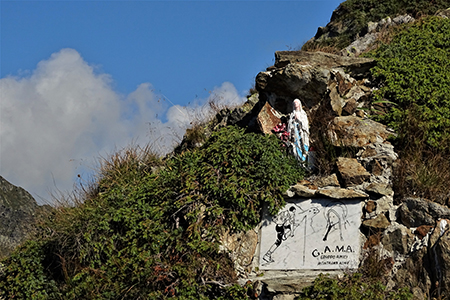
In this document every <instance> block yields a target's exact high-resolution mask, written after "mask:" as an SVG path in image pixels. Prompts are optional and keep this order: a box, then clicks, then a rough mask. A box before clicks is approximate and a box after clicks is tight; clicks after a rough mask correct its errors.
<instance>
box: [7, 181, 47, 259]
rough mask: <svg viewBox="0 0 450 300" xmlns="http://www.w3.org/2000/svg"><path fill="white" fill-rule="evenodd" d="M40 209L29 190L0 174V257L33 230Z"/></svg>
mask: <svg viewBox="0 0 450 300" xmlns="http://www.w3.org/2000/svg"><path fill="white" fill-rule="evenodd" d="M39 209H40V207H39V206H38V205H37V203H36V201H35V200H34V198H33V197H32V196H31V195H30V194H29V193H28V192H27V191H25V190H24V189H23V188H21V187H17V186H14V185H13V184H11V183H9V182H8V181H6V180H5V179H4V178H3V177H1V176H0V257H4V256H7V255H8V254H9V253H10V252H11V251H12V250H13V249H14V248H15V247H16V246H17V245H18V244H20V243H21V242H22V241H23V240H24V239H25V237H26V236H27V234H28V233H30V232H31V231H32V229H33V227H32V225H31V224H32V222H33V220H34V217H35V214H36V213H37V211H38V210H39Z"/></svg>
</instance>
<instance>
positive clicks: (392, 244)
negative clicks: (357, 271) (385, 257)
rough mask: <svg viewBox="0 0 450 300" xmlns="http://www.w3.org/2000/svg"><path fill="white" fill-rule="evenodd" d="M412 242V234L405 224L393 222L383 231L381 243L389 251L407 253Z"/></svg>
mask: <svg viewBox="0 0 450 300" xmlns="http://www.w3.org/2000/svg"><path fill="white" fill-rule="evenodd" d="M413 242H414V235H413V234H412V233H411V230H409V229H408V228H406V227H405V226H403V225H401V224H398V223H393V224H391V225H390V226H389V227H387V228H386V230H385V231H384V232H383V237H382V239H381V243H382V244H383V246H384V248H385V249H386V250H388V251H390V252H396V253H399V254H408V253H409V249H411V246H412V244H413Z"/></svg>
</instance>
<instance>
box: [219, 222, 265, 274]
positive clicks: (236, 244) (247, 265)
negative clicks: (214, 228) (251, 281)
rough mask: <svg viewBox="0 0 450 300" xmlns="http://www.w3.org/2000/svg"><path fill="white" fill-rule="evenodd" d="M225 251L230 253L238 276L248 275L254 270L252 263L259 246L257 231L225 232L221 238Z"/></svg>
mask: <svg viewBox="0 0 450 300" xmlns="http://www.w3.org/2000/svg"><path fill="white" fill-rule="evenodd" d="M220 244H221V247H222V249H223V250H226V251H227V252H229V253H230V257H231V259H232V260H233V262H234V265H235V269H236V271H237V272H238V274H242V275H244V274H248V273H249V272H250V271H251V268H252V261H253V257H254V255H255V251H256V246H257V244H258V235H257V234H256V232H255V230H249V231H247V232H239V233H235V234H229V232H224V233H223V234H222V235H221V238H220Z"/></svg>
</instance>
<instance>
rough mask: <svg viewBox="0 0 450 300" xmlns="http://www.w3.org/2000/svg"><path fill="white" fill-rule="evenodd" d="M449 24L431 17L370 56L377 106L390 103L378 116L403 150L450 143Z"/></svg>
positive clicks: (407, 29) (441, 146)
mask: <svg viewBox="0 0 450 300" xmlns="http://www.w3.org/2000/svg"><path fill="white" fill-rule="evenodd" d="M449 36H450V20H449V19H443V18H439V17H429V18H424V19H422V20H420V21H419V22H416V23H414V24H412V25H408V26H405V27H404V29H403V30H401V31H399V32H398V33H397V34H396V35H395V36H394V37H393V40H392V42H391V43H389V44H387V45H382V46H380V47H379V48H378V49H377V50H376V51H374V52H373V53H370V54H369V56H371V57H374V58H375V59H376V60H377V66H376V67H375V68H373V69H372V73H373V76H374V77H375V79H376V80H377V81H378V82H380V89H379V90H378V92H377V93H376V99H375V100H377V101H385V100H387V101H389V103H393V105H391V107H390V110H389V112H388V113H386V114H381V115H378V116H377V117H376V119H377V120H378V121H381V122H383V123H385V124H387V125H388V126H390V127H392V128H394V129H395V130H396V131H397V132H398V133H399V141H400V146H401V148H405V147H407V146H417V145H420V144H423V143H426V144H427V145H429V146H431V147H433V148H435V149H439V150H444V149H447V150H448V145H449V144H450V94H449V93H448V91H449V90H450V72H449V71H448V70H450V39H449V38H448V37H449Z"/></svg>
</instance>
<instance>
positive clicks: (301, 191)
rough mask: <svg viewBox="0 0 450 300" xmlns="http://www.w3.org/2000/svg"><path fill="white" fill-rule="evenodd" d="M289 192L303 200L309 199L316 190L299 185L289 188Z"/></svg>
mask: <svg viewBox="0 0 450 300" xmlns="http://www.w3.org/2000/svg"><path fill="white" fill-rule="evenodd" d="M289 190H290V191H292V192H294V194H295V195H297V196H299V197H303V198H311V197H314V195H315V194H316V190H313V189H310V188H308V187H307V186H304V185H301V184H296V185H294V186H291V188H290V189H289Z"/></svg>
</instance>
